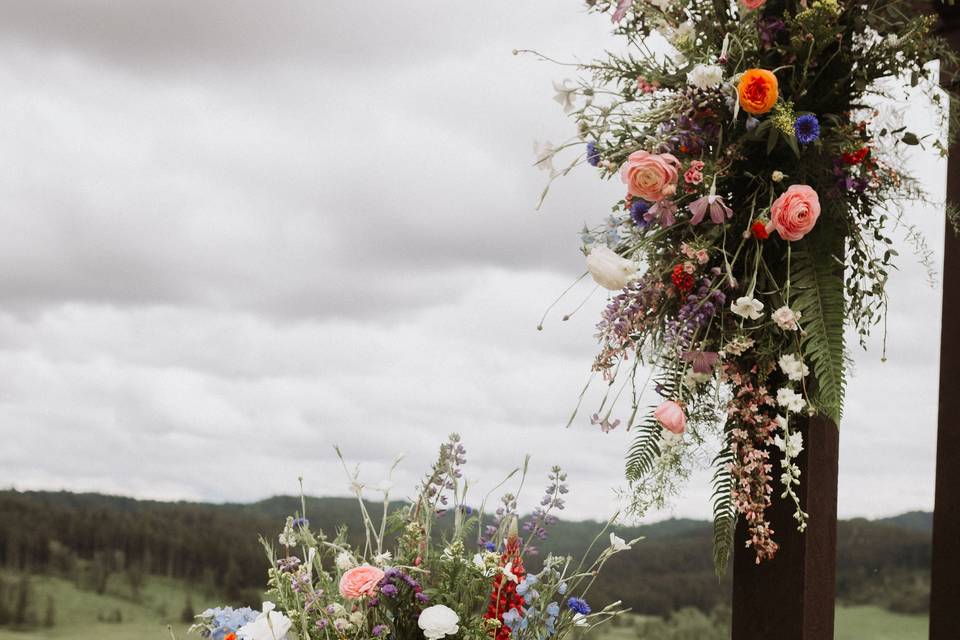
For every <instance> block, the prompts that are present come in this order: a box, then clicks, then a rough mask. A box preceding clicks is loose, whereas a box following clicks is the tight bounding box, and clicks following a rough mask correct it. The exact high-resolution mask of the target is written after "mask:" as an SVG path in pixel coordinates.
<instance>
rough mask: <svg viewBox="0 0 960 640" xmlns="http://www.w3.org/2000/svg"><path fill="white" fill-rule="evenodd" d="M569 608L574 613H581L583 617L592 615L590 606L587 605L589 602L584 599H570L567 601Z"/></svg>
mask: <svg viewBox="0 0 960 640" xmlns="http://www.w3.org/2000/svg"><path fill="white" fill-rule="evenodd" d="M567 606H568V607H569V608H570V610H571V611H573V612H574V613H579V614H581V615H584V616H585V615H587V614H588V613H590V611H591V609H590V605H588V604H587V601H586V600H584V599H583V598H570V599H569V600H567Z"/></svg>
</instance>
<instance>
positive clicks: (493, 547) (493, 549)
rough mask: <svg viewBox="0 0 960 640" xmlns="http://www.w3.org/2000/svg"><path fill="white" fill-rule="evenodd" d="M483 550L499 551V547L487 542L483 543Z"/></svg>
mask: <svg viewBox="0 0 960 640" xmlns="http://www.w3.org/2000/svg"><path fill="white" fill-rule="evenodd" d="M483 548H484V549H486V550H487V551H496V550H497V545H495V544H494V543H492V542H490V541H487V542H485V543H483Z"/></svg>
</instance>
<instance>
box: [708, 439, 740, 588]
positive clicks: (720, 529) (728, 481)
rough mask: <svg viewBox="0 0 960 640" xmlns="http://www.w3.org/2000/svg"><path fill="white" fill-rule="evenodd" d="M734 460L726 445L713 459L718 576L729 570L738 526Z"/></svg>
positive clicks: (714, 527)
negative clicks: (734, 536) (734, 494)
mask: <svg viewBox="0 0 960 640" xmlns="http://www.w3.org/2000/svg"><path fill="white" fill-rule="evenodd" d="M732 461H733V453H732V452H731V451H730V448H729V447H724V449H723V450H721V451H720V453H718V454H717V457H716V458H714V460H713V464H714V467H715V470H714V472H713V570H714V571H715V572H716V574H717V577H718V578H719V577H722V576H723V574H724V573H726V571H727V565H728V564H729V562H730V553H731V552H732V551H733V534H734V530H735V529H736V526H737V512H736V509H734V506H733V497H732V490H733V475H732V474H731V473H730V471H729V465H730V463H731V462H732Z"/></svg>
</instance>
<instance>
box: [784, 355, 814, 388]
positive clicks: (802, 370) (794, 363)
mask: <svg viewBox="0 0 960 640" xmlns="http://www.w3.org/2000/svg"><path fill="white" fill-rule="evenodd" d="M778 364H779V365H780V370H781V371H783V373H784V374H786V376H787V377H788V378H790V379H791V380H794V381H796V382H799V381H800V380H803V379H804V378H805V377H807V375H809V374H810V368H809V367H808V366H807V365H806V364H805V363H804V362H803V360H801V359H800V357H799V356H797V354H795V353H788V354H786V355H782V356H780V360H778Z"/></svg>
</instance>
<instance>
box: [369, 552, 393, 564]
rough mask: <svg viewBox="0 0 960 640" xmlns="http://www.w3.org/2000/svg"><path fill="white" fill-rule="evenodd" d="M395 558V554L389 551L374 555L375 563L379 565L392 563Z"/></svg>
mask: <svg viewBox="0 0 960 640" xmlns="http://www.w3.org/2000/svg"><path fill="white" fill-rule="evenodd" d="M391 560H393V554H392V553H390V552H389V551H384V552H383V553H378V554H377V555H375V556H373V564H375V565H377V566H378V567H385V566H387V565H388V564H390V561H391Z"/></svg>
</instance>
